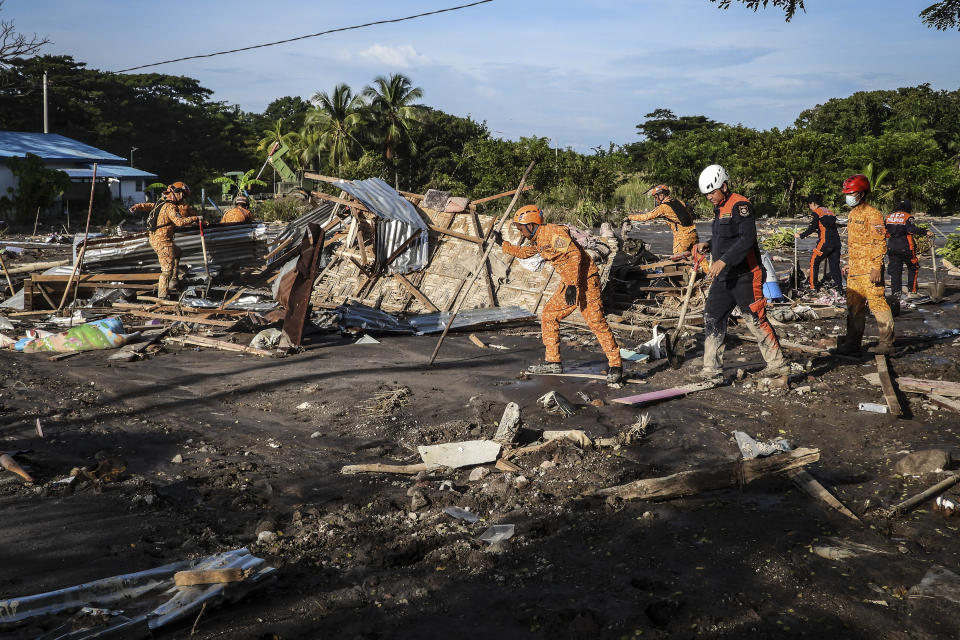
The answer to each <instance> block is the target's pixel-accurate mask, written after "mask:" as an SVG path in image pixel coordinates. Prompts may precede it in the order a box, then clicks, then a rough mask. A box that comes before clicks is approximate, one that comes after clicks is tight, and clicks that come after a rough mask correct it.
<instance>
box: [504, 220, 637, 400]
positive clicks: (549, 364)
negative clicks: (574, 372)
mask: <svg viewBox="0 0 960 640" xmlns="http://www.w3.org/2000/svg"><path fill="white" fill-rule="evenodd" d="M513 225H514V227H516V229H517V230H518V231H519V232H520V235H522V236H523V237H524V238H525V239H526V240H528V241H530V243H531V246H522V245H514V244H512V243H511V242H509V241H504V240H503V237H502V236H501V235H500V233H498V232H495V233H494V234H492V237H493V239H494V241H495V242H496V243H498V244H501V245H502V249H503V252H504V253H506V254H508V255H511V256H515V257H517V258H521V259H523V258H530V257H533V256H535V255H537V254H539V255H540V256H541V257H542V258H543V259H545V260H549V261H550V263H552V264H553V267H554V269H555V270H556V272H557V273H558V274H559V275H560V278H561V279H562V281H563V284H562V286H560V287H559V288H558V289H557V290H556V291H555V292H554V294H553V296H552V297H551V298H550V300H549V301H547V304H546V305H544V307H543V312H542V315H541V318H540V327H541V331H542V334H543V344H544V346H545V347H546V358H545V360H546V362H545V363H543V364H535V365H531V366H530V367H528V369H527V371H529V372H530V373H563V365H562V364H561V362H560V321H561V320H562V319H564V318H566V317H567V316H569V315H570V314H571V313H573V312H574V311H575V310H577V309H580V313H581V315H582V316H583V319H584V320H585V321H586V322H587V325H588V326H589V327H590V330H591V331H593V335H595V336H596V337H597V341H598V342H599V343H600V346H601V348H602V349H603V352H604V353H605V354H606V356H607V363H608V364H609V368H608V369H607V382H608V383H611V384H614V383H618V382H620V381H621V380H622V379H623V362H622V361H621V358H620V346H619V345H618V344H617V341H616V338H614V337H613V332H611V331H610V327H609V326H607V319H606V317H605V316H604V313H603V304H602V302H601V299H600V298H601V289H600V273H599V272H598V271H597V266H596V265H595V264H594V263H593V260H592V259H591V258H590V256H588V255H587V253H586V252H585V251H584V250H583V249H582V248H581V247H580V245H578V244H577V243H576V241H575V240H574V239H573V238H572V237H571V236H570V231H569V230H568V229H567V227H565V226H563V225H559V224H544V221H543V214H542V213H541V212H540V208H539V207H537V206H536V205H527V206H525V207H520V209H519V210H517V212H516V214H515V215H514V217H513Z"/></svg>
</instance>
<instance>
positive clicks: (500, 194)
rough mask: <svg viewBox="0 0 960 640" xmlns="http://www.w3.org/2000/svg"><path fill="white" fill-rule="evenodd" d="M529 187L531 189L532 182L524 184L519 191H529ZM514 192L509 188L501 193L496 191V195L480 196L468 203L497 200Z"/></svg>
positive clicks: (514, 191)
mask: <svg viewBox="0 0 960 640" xmlns="http://www.w3.org/2000/svg"><path fill="white" fill-rule="evenodd" d="M530 189H533V185H532V184H528V185H527V186H525V187H524V188H523V189H521V190H520V191H521V192H523V191H530ZM516 192H517V190H516V189H511V190H510V191H504V192H503V193H498V194H496V195H492V196H487V197H485V198H480V199H479V200H471V201H470V204H483V203H484V202H491V201H493V200H499V199H500V198H508V197H510V196H512V195H513V194H515V193H516Z"/></svg>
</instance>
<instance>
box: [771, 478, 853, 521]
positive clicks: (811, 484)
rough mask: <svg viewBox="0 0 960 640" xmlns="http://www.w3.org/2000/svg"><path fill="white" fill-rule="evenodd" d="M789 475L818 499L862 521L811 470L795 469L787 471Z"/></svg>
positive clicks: (795, 482)
mask: <svg viewBox="0 0 960 640" xmlns="http://www.w3.org/2000/svg"><path fill="white" fill-rule="evenodd" d="M787 475H788V476H790V479H791V480H793V483H794V484H795V485H797V486H798V487H800V488H801V489H803V490H804V491H806V492H807V493H809V494H810V495H811V496H813V497H814V498H816V499H818V500H822V501H824V502H826V503H827V504H828V505H830V506H831V507H833V508H834V509H836V510H837V511H839V512H840V513H842V514H843V515H845V516H847V517H848V518H850V519H852V520H855V521H856V522H860V518H858V517H857V516H856V515H854V513H853V512H852V511H850V509H847V508H846V507H845V506H843V503H842V502H840V501H839V500H837V499H836V498H835V497H834V496H833V494H832V493H830V492H829V491H827V489H826V487H824V486H823V485H822V484H820V482H819V481H818V480H817V479H816V478H814V477H813V476H812V475H811V474H810V472H809V471H807V470H806V469H793V470H791V471H787Z"/></svg>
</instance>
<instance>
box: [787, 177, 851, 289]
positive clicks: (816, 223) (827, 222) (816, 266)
mask: <svg viewBox="0 0 960 640" xmlns="http://www.w3.org/2000/svg"><path fill="white" fill-rule="evenodd" d="M807 206H808V207H809V208H810V211H812V212H813V219H812V220H810V226H809V227H807V228H806V229H804V230H803V231H802V232H800V233H794V234H793V237H794V239H798V238H806V237H807V236H808V235H810V234H811V233H816V234H817V246H816V248H815V249H814V250H813V253H812V254H810V288H811V289H813V290H814V291H819V290H820V284H821V281H820V266H821V265H822V264H823V263H824V262H826V263H827V265H828V266H829V267H830V277H831V278H832V279H833V284H834V287H835V288H836V290H837V291H843V275H842V274H841V273H840V233H839V232H838V231H837V214H835V213H834V212H833V211H831V210H830V209H827V208H826V207H825V206H823V198H821V197H820V195H818V194H816V193H811V194H810V195H809V196H807Z"/></svg>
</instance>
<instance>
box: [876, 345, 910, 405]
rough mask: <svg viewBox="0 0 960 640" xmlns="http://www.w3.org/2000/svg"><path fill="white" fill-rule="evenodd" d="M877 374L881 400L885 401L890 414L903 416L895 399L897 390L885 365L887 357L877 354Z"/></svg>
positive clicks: (897, 400)
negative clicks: (881, 391)
mask: <svg viewBox="0 0 960 640" xmlns="http://www.w3.org/2000/svg"><path fill="white" fill-rule="evenodd" d="M876 362H877V374H878V375H879V377H880V387H881V388H882V389H883V398H884V400H886V401H887V406H888V407H889V408H890V413H892V414H893V415H894V416H896V417H897V418H899V417H900V416H902V415H903V409H902V408H901V407H900V400H899V399H898V398H897V389H896V387H895V386H894V384H893V378H892V376H891V375H890V367H889V366H888V363H887V356H885V355H881V354H879V353H878V354H877V357H876Z"/></svg>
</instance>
